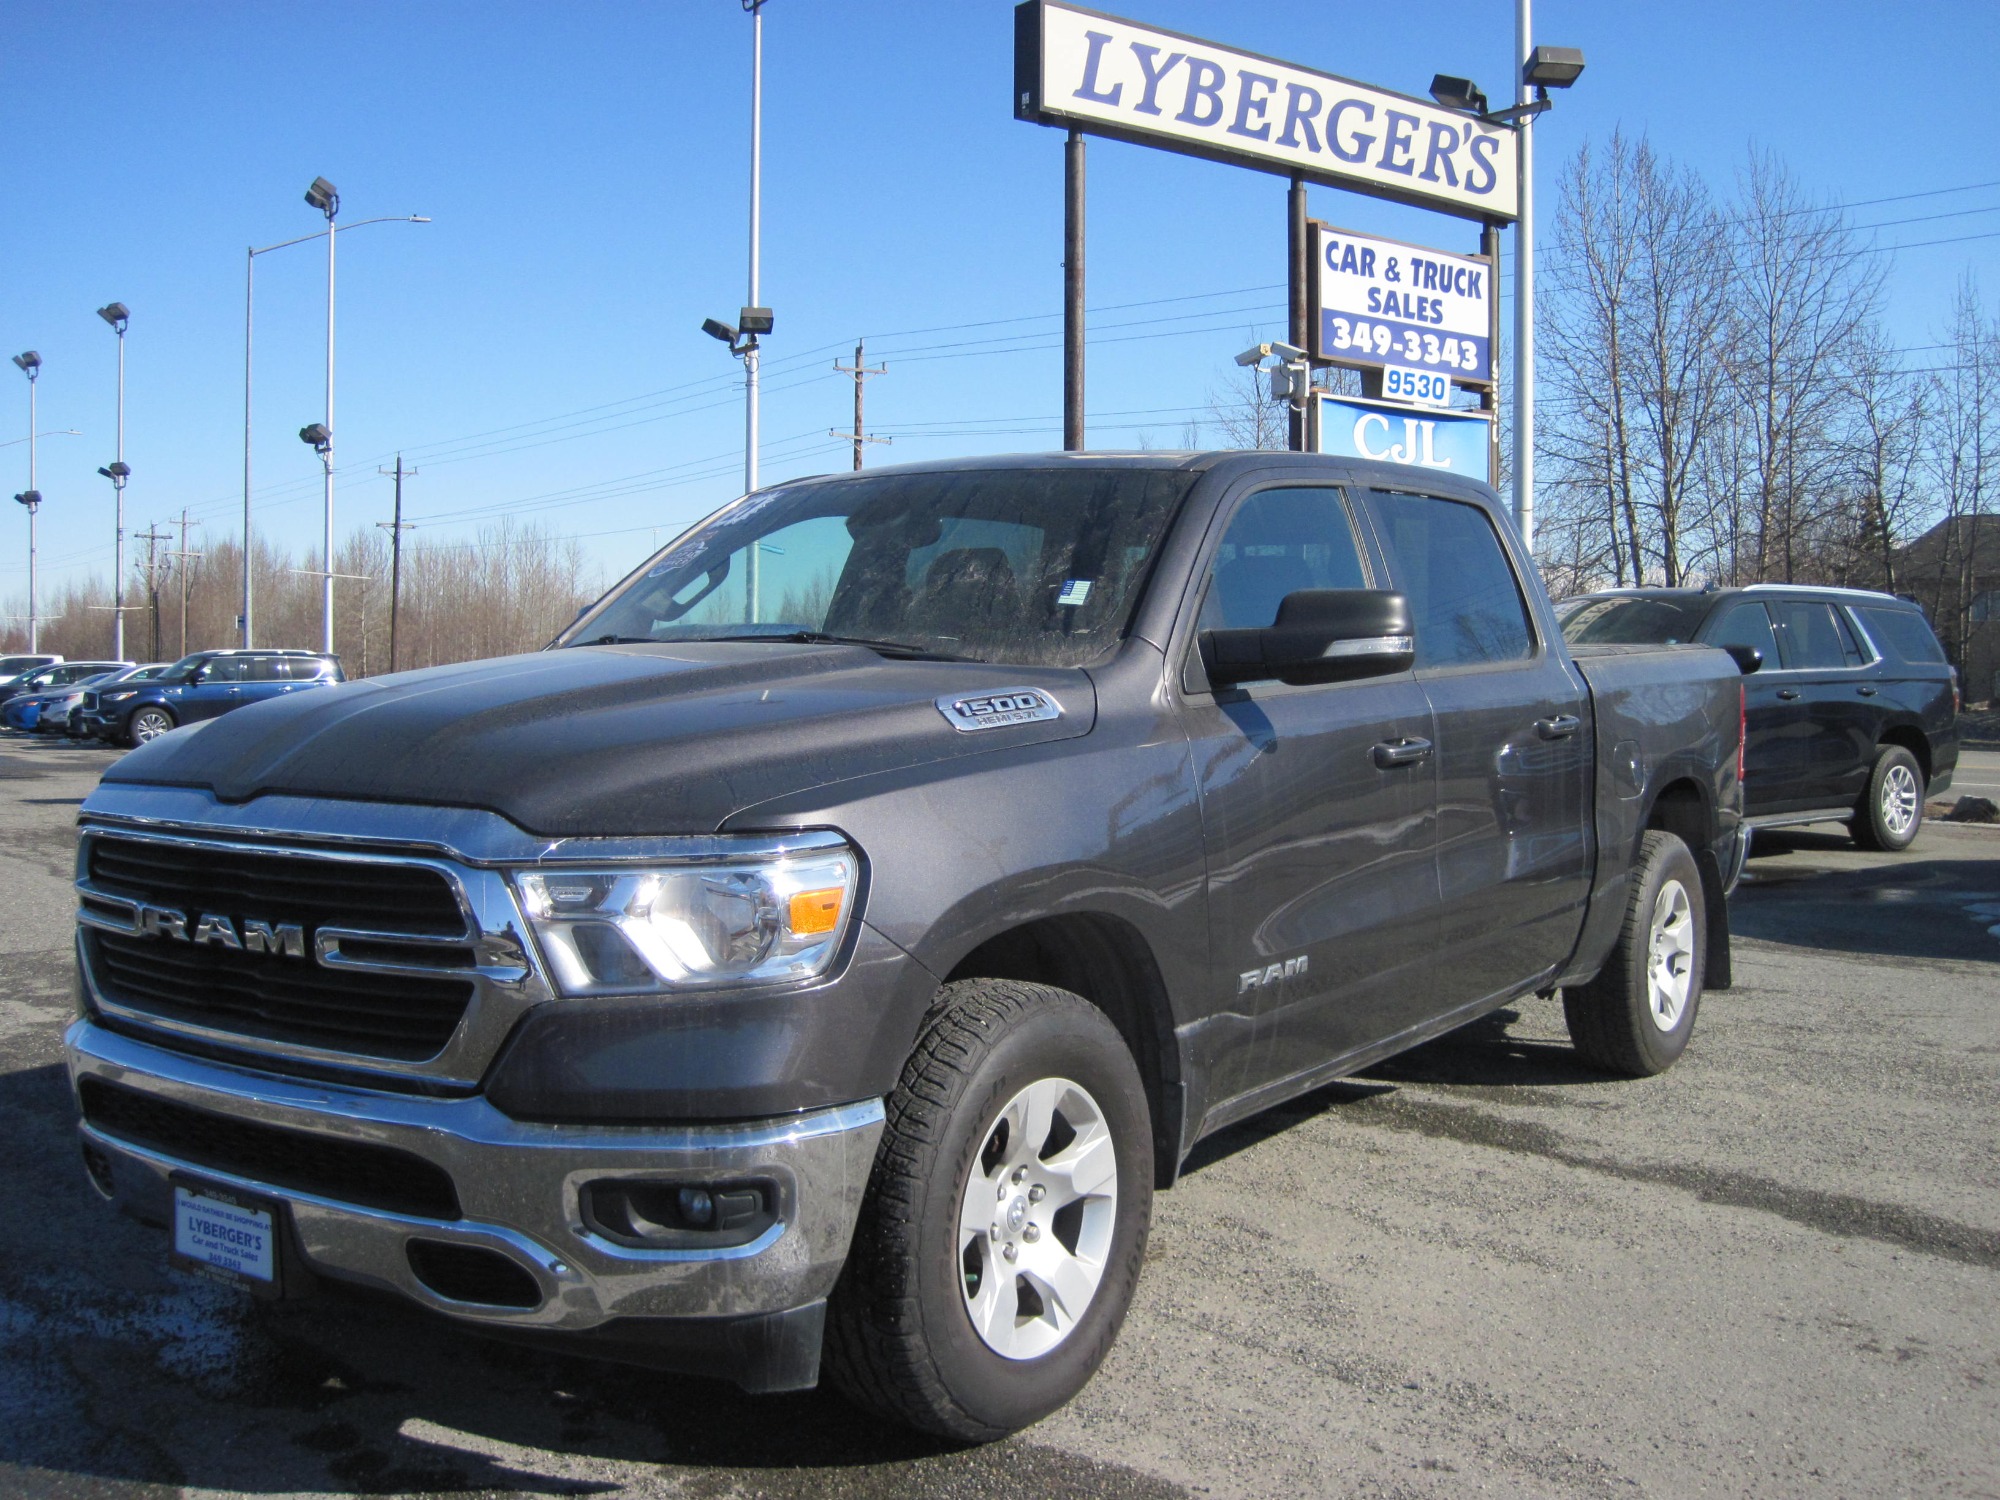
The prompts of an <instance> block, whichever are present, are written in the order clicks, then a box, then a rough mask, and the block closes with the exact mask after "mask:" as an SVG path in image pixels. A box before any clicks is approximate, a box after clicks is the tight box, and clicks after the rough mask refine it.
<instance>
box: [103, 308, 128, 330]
mask: <svg viewBox="0 0 2000 1500" xmlns="http://www.w3.org/2000/svg"><path fill="white" fill-rule="evenodd" d="M97 315H98V317H100V318H102V319H104V321H105V322H107V323H109V324H110V325H111V326H112V327H113V328H114V329H116V330H117V331H118V332H119V333H123V332H124V331H125V325H126V324H127V323H129V322H131V321H132V309H131V308H129V307H127V306H126V305H125V304H124V303H122V302H107V303H105V304H104V306H102V307H100V308H98V310H97Z"/></svg>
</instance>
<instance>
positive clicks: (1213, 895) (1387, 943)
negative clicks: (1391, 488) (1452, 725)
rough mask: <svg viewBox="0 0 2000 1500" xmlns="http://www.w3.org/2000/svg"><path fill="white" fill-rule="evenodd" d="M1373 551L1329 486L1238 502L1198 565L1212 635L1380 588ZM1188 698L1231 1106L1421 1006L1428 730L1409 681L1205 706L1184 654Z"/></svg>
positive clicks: (1214, 696) (1282, 490)
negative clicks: (1329, 591)
mask: <svg viewBox="0 0 2000 1500" xmlns="http://www.w3.org/2000/svg"><path fill="white" fill-rule="evenodd" d="M1365 556H1366V553H1365V549H1363V548H1362V547H1361V546H1360V544H1359V541H1358V536H1357V531H1356V525H1355V516H1354V513H1353V509H1352V506H1351V504H1350V501H1349V499H1348V497H1347V496H1346V495H1344V494H1343V493H1342V491H1341V490H1339V489H1337V488H1333V487H1329V486H1325V485H1318V486H1284V487H1278V488H1263V489H1256V490H1253V491H1251V492H1249V493H1247V494H1243V495H1240V496H1238V497H1236V498H1235V499H1234V500H1233V503H1232V505H1231V507H1230V508H1229V510H1228V512H1227V517H1226V520H1225V522H1224V525H1223V527H1222V529H1221V531H1220V533H1219V536H1218V540H1217V541H1216V542H1215V544H1214V548H1213V551H1212V553H1211V556H1210V559H1209V562H1208V563H1207V565H1206V567H1205V569H1204V583H1203V590H1204V592H1203V595H1202V603H1201V606H1200V617H1199V621H1200V626H1201V628H1204V629H1222V628H1246V627H1263V626H1268V625H1270V624H1272V623H1273V622H1274V620H1275V619H1276V616H1277V610H1278V602H1279V601H1280V600H1281V599H1283V598H1284V597H1285V595H1287V594H1290V593H1294V592H1296V591H1298V590H1301V589H1314V588H1321V589H1324V588H1364V587H1370V586H1375V585H1376V579H1375V575H1374V569H1373V567H1372V566H1371V565H1370V564H1369V563H1368V562H1366V561H1365V560H1364V559H1365ZM1182 688H1183V693H1182V704H1181V712H1182V719H1183V722H1184V724H1185V725H1186V728H1187V733H1188V738H1189V741H1190V745H1191V748H1192V751H1193V755H1194V767H1195V775H1196V777H1197V780H1198V783H1199V787H1200V793H1201V799H1202V822H1203V831H1204V837H1205V841H1206V845H1207V853H1208V912H1209V929H1210V951H1211V952H1212V953H1213V955H1214V959H1213V965H1214V969H1213V974H1212V984H1213V986H1214V993H1215V995H1216V997H1217V1000H1218V1002H1219V1009H1220V1010H1221V1012H1222V1014H1221V1015H1220V1016H1219V1018H1218V1020H1217V1021H1216V1022H1214V1023H1212V1024H1213V1025H1214V1028H1215V1029H1214V1032H1213V1037H1214V1041H1213V1051H1212V1052H1211V1059H1212V1061H1211V1068H1212V1077H1213V1079H1214V1083H1213V1088H1214V1095H1215V1097H1216V1098H1217V1099H1218V1100H1220V1099H1223V1098H1226V1097H1229V1096H1231V1095H1238V1094H1242V1093H1245V1092H1249V1091H1251V1090H1254V1089H1257V1088H1259V1087H1261V1086H1263V1085H1266V1084H1270V1083H1274V1082H1277V1081H1279V1080H1282V1079H1286V1078H1291V1077H1295V1076H1297V1075H1298V1074H1300V1073H1304V1072H1307V1071H1309V1070H1310V1069H1312V1068H1315V1067H1317V1066H1319V1065H1321V1064H1323V1063H1325V1062H1327V1061H1328V1060H1329V1059H1331V1058H1334V1057H1336V1056H1339V1055H1341V1054H1344V1053H1347V1052H1351V1051H1353V1050H1355V1049H1356V1048H1358V1047H1361V1046H1364V1045H1366V1044H1367V1043H1369V1042H1371V1041H1375V1040H1378V1039H1380V1038H1382V1037H1386V1036H1390V1035H1393V1034H1394V1033H1395V1032H1397V1031H1398V1030H1400V1029H1402V1027H1403V1025H1404V1024H1405V1023H1406V1019H1407V1016H1408V1013H1409V1011H1410V1009H1411V1007H1412V1005H1413V1004H1415V1005H1418V1006H1419V1007H1420V1006H1421V1005H1422V1004H1424V1003H1426V1000H1427V997H1428V994H1429V991H1430V983H1431V981H1430V959H1431V952H1432V949H1433V947H1434V946H1435V943H1436V938H1437V876H1436V869H1435V864H1434V854H1435V850H1434V844H1435V821H1434V814H1435V810H1436V801H1437V789H1436V773H1435V767H1434V764H1433V762H1432V761H1431V759H1430V756H1429V754H1428V748H1427V747H1428V744H1429V741H1430V738H1431V715H1430V705H1429V703H1428V701H1427V700H1426V699H1425V697H1424V692H1423V689H1422V688H1421V687H1419V686H1418V685H1417V683H1416V681H1415V679H1414V677H1413V676H1412V675H1411V674H1410V673H1409V672H1403V673H1399V674H1397V675H1395V676H1391V677H1378V678H1373V679H1368V680H1364V681H1359V682H1343V683H1326V684H1321V685H1317V686H1288V685H1286V684H1284V683H1278V682H1257V683H1249V684H1245V685H1244V686H1242V687H1235V688H1228V689H1224V690H1221V691H1213V690H1210V689H1209V688H1208V686H1207V680H1206V677H1205V675H1204V674H1203V673H1202V671H1201V665H1200V658H1199V655H1198V653H1195V652H1192V651H1191V652H1190V654H1189V658H1188V661H1187V665H1186V671H1185V673H1184V675H1183V677H1182ZM1391 746H1394V747H1397V753H1396V754H1395V755H1390V754H1388V753H1387V751H1386V747H1391Z"/></svg>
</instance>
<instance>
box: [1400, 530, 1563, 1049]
mask: <svg viewBox="0 0 2000 1500" xmlns="http://www.w3.org/2000/svg"><path fill="white" fill-rule="evenodd" d="M1369 504H1370V509H1371V512H1372V514H1373V517H1374V520H1375V526H1376V532H1377V534H1378V536H1379V537H1380V538H1381V541H1382V545H1383V550H1384V552H1385V553H1386V554H1387V556H1388V559H1389V567H1390V571H1391V575H1392V577H1393V578H1394V580H1395V585H1396V587H1398V588H1400V589H1401V590H1402V591H1403V592H1404V593H1405V594H1407V595H1408V596H1409V600H1410V614H1411V619H1412V622H1413V623H1414V625H1415V627H1416V638H1417V671H1416V676H1417V681H1418V682H1419V684H1420V685H1421V686H1422V687H1423V689H1424V691H1425V694H1426V695H1427V697H1428V698H1429V701H1430V707H1431V715H1432V721H1433V723H1434V724H1435V725H1436V728H1437V758H1438V884H1439V901H1440V903H1441V905H1440V925H1439V937H1438V972H1437V983H1438V995H1437V1000H1436V1002H1435V1004H1434V1006H1433V1007H1432V1008H1433V1009H1435V1010H1448V1009H1453V1008H1456V1007H1458V1006H1461V1005H1466V1004H1469V1003H1471V1002H1473V1001H1476V1000H1480V999H1483V998H1485V997H1487V996H1490V995H1495V994H1498V993H1499V992H1501V991H1502V990H1507V989H1512V988H1515V987H1517V986H1519V985H1521V984H1523V983H1525V982H1527V981H1529V980H1532V979H1535V978H1537V977H1539V976H1541V975H1543V974H1545V973H1546V972H1548V971H1549V970H1551V969H1553V968H1554V967H1555V966H1556V965H1557V964H1559V963H1561V962H1562V961H1563V960H1564V959H1565V958H1567V957H1568V956H1569V953H1570V950H1571V948H1572V947H1573V946H1574V945H1575V942H1576V936H1577V933H1578V931H1579V929H1580V928H1581V926H1582V922H1583V907H1584V902H1585V899H1586V897H1587V895H1588V891H1589V876H1590V855H1591V828H1590V778H1591V766H1592V757H1591V743H1592V729H1591V721H1590V707H1589V698H1588V695H1587V693H1586V691H1585V689H1584V686H1583V684H1582V682H1581V681H1580V680H1579V679H1578V677H1577V676H1576V674H1575V673H1574V671H1573V670H1572V669H1571V667H1570V665H1569V662H1568V659H1567V656H1566V655H1565V654H1563V653H1562V652H1560V651H1559V650H1558V649H1554V648H1552V645H1551V643H1550V642H1548V641H1545V640H1543V639H1541V637H1540V632H1539V631H1538V630H1537V628H1536V624H1535V617H1534V616H1533V614H1532V613H1531V612H1530V610H1529V608H1528V604H1527V599H1526V597H1525V596H1524V594H1523V592H1522V589H1521V586H1520V581H1519V579H1518V577H1517V575H1516V573H1515V570H1514V565H1513V563H1512V562H1511V560H1510V558H1509V556H1508V552H1507V549H1506V547H1505V545H1504V544H1503V543H1502V541H1501V539H1500V535H1499V532H1498V531H1497V530H1496V529H1495V527H1494V525H1493V522H1492V520H1491V519H1490V518H1489V517H1488V516H1487V514H1486V512H1485V511H1484V510H1482V509H1481V508H1480V507H1478V506H1476V505H1473V504H1470V503H1468V502H1465V501H1461V500H1446V499H1440V498H1437V497H1434V496H1430V495H1418V494H1405V493H1382V492H1378V493H1376V494H1373V495H1371V496H1370V497H1369ZM1412 1019H1413V1020H1414V1019H1416V1017H1412Z"/></svg>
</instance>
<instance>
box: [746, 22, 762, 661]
mask: <svg viewBox="0 0 2000 1500" xmlns="http://www.w3.org/2000/svg"><path fill="white" fill-rule="evenodd" d="M743 8H744V9H745V10H747V11H749V12H750V300H749V303H748V305H749V306H751V307H762V306H763V305H764V303H763V300H762V299H761V298H760V297H759V296H758V295H757V291H758V287H757V283H758V279H759V277H758V272H759V269H760V267H759V263H758V260H759V255H758V252H759V248H760V246H761V243H762V235H763V229H764V0H743ZM757 361H758V349H757V340H756V339H755V338H754V337H752V338H751V339H750V340H749V347H748V348H746V349H745V350H744V351H743V493H744V494H746V495H747V494H749V493H750V492H751V491H753V490H755V489H756V488H757ZM761 560H762V559H761V558H760V557H759V555H758V549H757V548H756V547H752V548H751V549H750V554H749V556H748V557H747V558H746V559H745V561H744V565H743V572H744V579H745V588H746V590H747V593H748V596H749V597H748V601H747V602H748V606H749V615H750V623H752V624H753V625H754V624H755V623H756V621H757V613H758V606H759V603H760V600H759V598H758V594H759V592H760V589H759V584H760V582H761V580H760V579H759V577H758V573H759V567H758V564H759V563H760V562H761Z"/></svg>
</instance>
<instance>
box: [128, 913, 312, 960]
mask: <svg viewBox="0 0 2000 1500" xmlns="http://www.w3.org/2000/svg"><path fill="white" fill-rule="evenodd" d="M134 926H135V927H136V928H137V930H138V931H139V932H140V933H142V934H143V935H145V936H146V937H156V938H171V939H172V940H173V941H175V942H177V943H192V944H199V945H202V946H213V947H217V948H227V949H228V950H229V951H230V952H232V953H268V954H270V955H272V956H273V957H276V958H304V957H305V956H306V930H305V928H304V927H303V926H302V925H301V924H299V923H297V922H265V921H261V920H259V919H258V918H256V917H244V918H242V919H241V922H240V925H239V923H238V922H237V921H235V920H232V919H231V918H229V917H225V916H220V915H217V914H216V913H214V912H201V913H198V914H197V915H196V916H195V919H194V930H193V931H192V932H189V930H188V916H187V913H186V912H180V911H175V910H174V909H173V908H172V907H167V906H142V907H140V908H139V910H138V912H137V914H136V920H135V922H134Z"/></svg>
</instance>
